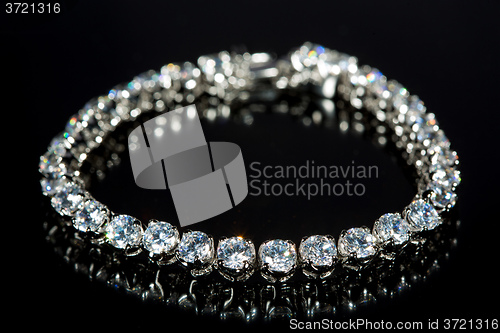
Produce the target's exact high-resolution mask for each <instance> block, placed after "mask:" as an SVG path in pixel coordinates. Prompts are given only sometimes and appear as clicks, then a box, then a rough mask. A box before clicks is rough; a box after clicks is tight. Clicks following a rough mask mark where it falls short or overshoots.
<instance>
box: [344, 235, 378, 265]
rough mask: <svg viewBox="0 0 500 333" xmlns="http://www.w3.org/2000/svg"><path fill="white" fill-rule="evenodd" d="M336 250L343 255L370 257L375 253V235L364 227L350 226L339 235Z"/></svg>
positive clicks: (361, 257)
mask: <svg viewBox="0 0 500 333" xmlns="http://www.w3.org/2000/svg"><path fill="white" fill-rule="evenodd" d="M338 250H339V253H340V255H342V256H345V257H348V256H355V257H356V258H357V259H364V258H368V257H371V256H373V255H375V254H376V253H377V247H376V244H375V237H373V235H372V234H371V233H370V230H368V229H366V228H351V229H349V230H347V231H345V232H343V233H342V234H341V235H340V238H339V248H338Z"/></svg>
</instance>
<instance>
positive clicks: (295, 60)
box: [291, 43, 325, 72]
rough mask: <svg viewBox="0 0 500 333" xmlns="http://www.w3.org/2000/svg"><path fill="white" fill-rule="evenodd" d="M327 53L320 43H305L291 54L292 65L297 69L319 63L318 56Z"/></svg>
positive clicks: (300, 69)
mask: <svg viewBox="0 0 500 333" xmlns="http://www.w3.org/2000/svg"><path fill="white" fill-rule="evenodd" d="M323 53H325V48H324V47H323V46H321V45H318V44H312V43H305V44H304V45H302V46H301V47H300V48H299V49H298V50H297V51H295V52H294V53H293V54H292V55H291V62H292V66H293V67H294V68H295V69H296V70H297V71H299V72H300V71H302V70H303V69H304V67H310V66H313V65H316V64H317V63H318V57H319V56H321V55H322V54H323Z"/></svg>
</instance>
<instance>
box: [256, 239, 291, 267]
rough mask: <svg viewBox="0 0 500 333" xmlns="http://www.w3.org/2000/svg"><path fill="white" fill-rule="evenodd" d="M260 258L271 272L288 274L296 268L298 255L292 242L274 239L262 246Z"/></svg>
mask: <svg viewBox="0 0 500 333" xmlns="http://www.w3.org/2000/svg"><path fill="white" fill-rule="evenodd" d="M259 258H260V262H261V263H262V265H263V266H265V267H266V268H267V269H268V270H269V271H270V272H274V273H284V274H286V273H288V272H290V271H291V270H292V269H293V268H294V267H295V263H296V261H297V253H296V251H295V246H294V244H293V243H292V242H289V241H286V240H282V239H274V240H270V241H267V242H265V243H263V244H262V245H261V246H260V249H259Z"/></svg>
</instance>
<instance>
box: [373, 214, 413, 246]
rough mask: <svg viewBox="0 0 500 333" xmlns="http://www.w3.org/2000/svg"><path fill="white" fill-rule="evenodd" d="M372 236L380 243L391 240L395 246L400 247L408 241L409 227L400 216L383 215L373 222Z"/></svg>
mask: <svg viewBox="0 0 500 333" xmlns="http://www.w3.org/2000/svg"><path fill="white" fill-rule="evenodd" d="M373 234H374V235H375V237H376V238H377V239H378V241H379V242H380V243H385V242H388V241H389V240H391V239H392V241H393V242H394V244H395V245H400V244H403V243H405V242H407V241H408V239H410V226H409V225H408V223H407V222H406V221H405V220H403V219H402V218H401V215H400V214H384V215H382V216H381V217H380V218H379V219H378V220H377V221H375V225H374V226H373Z"/></svg>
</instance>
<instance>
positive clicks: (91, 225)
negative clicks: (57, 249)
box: [73, 199, 109, 232]
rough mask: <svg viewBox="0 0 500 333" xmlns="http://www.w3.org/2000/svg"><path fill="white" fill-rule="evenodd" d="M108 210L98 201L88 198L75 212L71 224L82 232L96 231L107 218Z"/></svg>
mask: <svg viewBox="0 0 500 333" xmlns="http://www.w3.org/2000/svg"><path fill="white" fill-rule="evenodd" d="M108 215H109V211H108V209H107V208H106V206H104V205H103V204H102V203H100V202H99V201H96V200H93V199H89V200H87V201H85V202H84V203H83V206H82V207H81V208H80V209H79V210H78V211H77V212H76V214H75V217H74V218H73V226H74V227H75V228H76V229H78V230H80V231H83V232H87V231H92V232H98V231H99V229H100V228H101V226H102V225H103V224H104V223H105V222H106V221H107V220H108Z"/></svg>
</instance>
